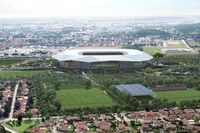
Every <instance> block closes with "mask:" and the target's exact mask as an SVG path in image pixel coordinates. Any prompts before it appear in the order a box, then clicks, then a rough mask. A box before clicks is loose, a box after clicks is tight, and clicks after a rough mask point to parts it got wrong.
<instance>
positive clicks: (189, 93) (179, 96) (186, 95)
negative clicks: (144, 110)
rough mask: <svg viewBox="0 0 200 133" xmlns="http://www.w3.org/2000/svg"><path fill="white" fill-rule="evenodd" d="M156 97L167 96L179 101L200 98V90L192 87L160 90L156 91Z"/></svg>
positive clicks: (166, 97) (169, 98)
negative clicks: (178, 89)
mask: <svg viewBox="0 0 200 133" xmlns="http://www.w3.org/2000/svg"><path fill="white" fill-rule="evenodd" d="M156 97H158V98H165V99H168V100H171V101H176V102H178V103H179V102H180V101H182V100H194V99H200V91H197V90H192V89H191V90H180V91H160V92H156Z"/></svg>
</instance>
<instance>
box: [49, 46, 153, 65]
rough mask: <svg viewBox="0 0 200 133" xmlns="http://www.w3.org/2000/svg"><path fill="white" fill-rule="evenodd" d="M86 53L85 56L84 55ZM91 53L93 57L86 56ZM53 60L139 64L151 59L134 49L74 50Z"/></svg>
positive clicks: (63, 53) (65, 52)
mask: <svg viewBox="0 0 200 133" xmlns="http://www.w3.org/2000/svg"><path fill="white" fill-rule="evenodd" d="M84 53H87V54H84ZM88 53H91V54H93V55H88ZM94 53H107V54H106V55H101V54H100V55H99V54H97V55H96V54H94ZM109 53H114V54H117V53H121V54H122V55H118V54H117V55H112V54H111V55H109ZM53 58H55V59H57V60H58V61H79V62H88V63H90V62H105V61H126V62H140V61H148V60H151V59H152V58H153V57H152V56H150V55H148V54H146V53H144V52H142V51H139V50H135V49H74V50H66V51H64V52H61V53H59V54H57V55H54V56H53Z"/></svg>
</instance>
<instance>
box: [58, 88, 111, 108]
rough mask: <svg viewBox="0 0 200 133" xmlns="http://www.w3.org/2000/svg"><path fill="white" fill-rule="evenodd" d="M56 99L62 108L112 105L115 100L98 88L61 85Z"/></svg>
mask: <svg viewBox="0 0 200 133" xmlns="http://www.w3.org/2000/svg"><path fill="white" fill-rule="evenodd" d="M56 93H57V99H59V100H60V101H61V104H62V108H67V109H70V108H78V107H98V106H112V105H115V102H114V101H113V100H112V99H111V98H110V97H109V95H108V94H105V93H104V92H103V91H102V90H100V89H98V88H95V87H94V88H91V89H85V88H84V86H78V85H77V86H61V87H60V90H58V91H57V92H56Z"/></svg>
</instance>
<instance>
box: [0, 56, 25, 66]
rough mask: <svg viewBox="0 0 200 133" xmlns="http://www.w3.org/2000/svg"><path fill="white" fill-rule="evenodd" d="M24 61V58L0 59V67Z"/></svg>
mask: <svg viewBox="0 0 200 133" xmlns="http://www.w3.org/2000/svg"><path fill="white" fill-rule="evenodd" d="M25 60H26V58H1V59H0V65H5V66H9V65H12V64H16V63H21V62H23V61H25Z"/></svg>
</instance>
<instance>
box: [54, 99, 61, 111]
mask: <svg viewBox="0 0 200 133" xmlns="http://www.w3.org/2000/svg"><path fill="white" fill-rule="evenodd" d="M54 106H55V107H56V110H57V111H59V110H60V109H61V106H62V105H61V102H60V101H58V100H56V101H55V102H54Z"/></svg>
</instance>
